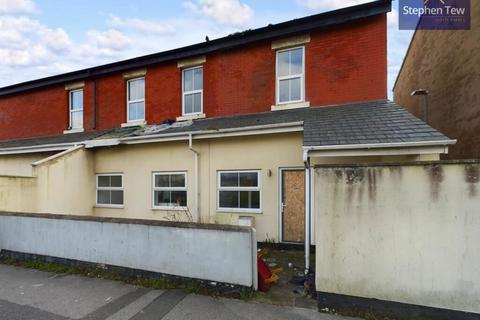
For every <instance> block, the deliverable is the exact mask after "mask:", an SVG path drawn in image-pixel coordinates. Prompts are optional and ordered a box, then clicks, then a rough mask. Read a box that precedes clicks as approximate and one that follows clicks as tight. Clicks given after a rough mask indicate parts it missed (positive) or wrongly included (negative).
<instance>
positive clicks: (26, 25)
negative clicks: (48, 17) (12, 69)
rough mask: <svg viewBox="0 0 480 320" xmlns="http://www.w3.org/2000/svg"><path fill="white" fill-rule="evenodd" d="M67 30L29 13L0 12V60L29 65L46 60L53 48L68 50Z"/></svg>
mask: <svg viewBox="0 0 480 320" xmlns="http://www.w3.org/2000/svg"><path fill="white" fill-rule="evenodd" d="M70 45H71V41H70V38H69V37H68V35H67V33H66V32H65V31H64V30H63V29H61V28H57V29H50V28H48V27H46V26H44V25H42V24H41V23H40V22H38V21H36V20H32V19H31V18H29V17H24V16H21V17H17V16H8V15H3V16H0V57H1V58H0V60H1V61H2V64H3V65H7V66H28V65H36V64H39V63H44V62H46V61H48V60H49V57H51V56H52V53H51V51H63V50H68V49H69V47H70Z"/></svg>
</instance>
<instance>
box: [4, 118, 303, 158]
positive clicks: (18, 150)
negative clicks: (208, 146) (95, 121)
mask: <svg viewBox="0 0 480 320" xmlns="http://www.w3.org/2000/svg"><path fill="white" fill-rule="evenodd" d="M302 130H303V121H296V122H289V123H280V124H268V125H259V126H249V127H241V128H228V129H218V130H199V131H186V132H175V133H170V134H164V133H162V134H152V135H146V136H133V137H124V138H112V139H90V140H84V141H78V142H75V143H59V144H45V145H35V146H25V147H12V148H3V149H0V155H7V154H22V153H37V152H48V151H62V152H63V151H65V150H67V151H68V150H69V149H71V148H76V147H80V146H85V148H87V149H91V148H99V147H111V146H116V145H119V144H140V143H154V142H166V141H178V140H188V136H189V135H193V136H194V138H195V139H208V138H218V137H233V136H238V135H256V134H273V133H286V132H300V131H302Z"/></svg>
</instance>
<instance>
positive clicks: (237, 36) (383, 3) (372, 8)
mask: <svg viewBox="0 0 480 320" xmlns="http://www.w3.org/2000/svg"><path fill="white" fill-rule="evenodd" d="M391 7H392V3H391V0H378V1H373V2H369V3H366V4H361V5H357V6H352V7H347V8H343V9H338V10H333V11H329V12H325V13H320V14H316V15H311V16H308V17H304V18H300V19H294V20H290V21H287V22H282V23H278V24H274V25H268V26H266V27H262V28H258V29H254V30H247V31H243V32H238V33H234V34H232V35H229V36H226V37H223V38H219V39H215V40H210V41H208V42H202V43H197V44H194V45H190V46H186V47H182V48H177V49H173V50H168V51H163V52H159V53H154V54H150V55H146V56H142V57H137V58H133V59H128V60H124V61H119V62H114V63H110V64H105V65H102V66H97V67H92V68H88V69H83V70H78V71H73V72H69V73H64V74H60V75H55V76H51V77H47V78H42V79H37V80H31V81H27V82H23V83H19V84H15V85H11V86H7V87H3V88H0V96H5V95H9V94H14V93H18V92H22V91H26V90H31V89H36V88H41V87H45V86H50V85H56V84H64V83H66V82H73V81H79V80H85V79H87V78H91V77H94V76H95V77H97V76H102V75H107V74H111V73H115V72H122V71H127V70H129V69H135V68H141V67H145V66H149V65H153V64H158V63H161V62H166V61H171V60H178V59H185V58H188V57H192V56H197V55H204V54H207V53H211V52H214V51H222V50H228V49H234V48H238V47H241V46H244V45H246V44H250V43H253V42H257V41H262V40H269V39H272V38H279V37H285V36H294V35H297V34H301V33H305V32H308V31H311V30H314V29H318V28H325V27H330V26H334V25H338V24H342V23H347V22H351V21H354V20H357V19H362V18H367V17H371V16H375V15H379V14H384V13H387V12H390V11H391Z"/></svg>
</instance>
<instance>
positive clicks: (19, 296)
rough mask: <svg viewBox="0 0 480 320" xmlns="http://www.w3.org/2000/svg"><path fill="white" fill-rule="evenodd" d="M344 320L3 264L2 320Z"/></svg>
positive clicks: (0, 280) (0, 268)
mask: <svg viewBox="0 0 480 320" xmlns="http://www.w3.org/2000/svg"><path fill="white" fill-rule="evenodd" d="M72 319H79V320H165V319H169V320H182V319H184V320H196V319H198V320H200V319H201V320H203V319H212V320H217V319H226V320H230V319H231V320H245V319H265V320H287V319H288V320H290V319H300V320H312V319H318V320H342V319H347V318H344V317H340V316H333V315H327V314H321V313H319V312H317V311H316V310H312V309H304V308H298V307H284V306H276V305H271V304H263V303H257V302H245V301H241V300H234V299H226V298H214V297H210V296H201V295H195V294H188V295H187V294H186V293H185V292H184V291H181V290H151V289H147V288H138V287H135V286H132V285H128V284H125V283H122V282H116V281H109V280H103V279H94V278H88V277H82V276H72V275H64V274H54V273H49V272H43V271H37V270H32V269H24V268H20V267H14V266H7V265H2V264H0V320H72Z"/></svg>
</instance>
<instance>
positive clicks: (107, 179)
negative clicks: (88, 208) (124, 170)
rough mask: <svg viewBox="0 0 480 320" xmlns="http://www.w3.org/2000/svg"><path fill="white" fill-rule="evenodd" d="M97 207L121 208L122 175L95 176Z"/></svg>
mask: <svg viewBox="0 0 480 320" xmlns="http://www.w3.org/2000/svg"><path fill="white" fill-rule="evenodd" d="M97 206H100V207H112V208H119V207H120V208H121V207H123V175H122V174H97Z"/></svg>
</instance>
